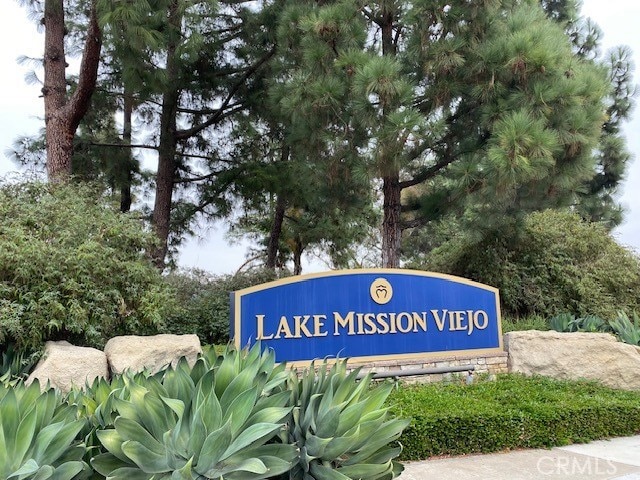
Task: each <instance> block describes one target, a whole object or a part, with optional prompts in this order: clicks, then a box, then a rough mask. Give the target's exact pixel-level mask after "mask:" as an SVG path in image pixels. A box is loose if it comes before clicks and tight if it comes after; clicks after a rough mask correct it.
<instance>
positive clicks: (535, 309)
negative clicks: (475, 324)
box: [416, 210, 640, 318]
mask: <svg viewBox="0 0 640 480" xmlns="http://www.w3.org/2000/svg"><path fill="white" fill-rule="evenodd" d="M511 228H512V229H511V230H508V231H505V230H501V231H499V232H493V233H490V234H489V233H488V234H486V235H484V236H483V239H482V240H480V241H476V240H474V239H473V238H472V237H471V236H460V237H456V238H453V239H451V240H450V241H448V242H446V243H445V244H443V245H442V246H440V247H439V248H437V249H435V250H434V251H433V252H432V253H431V254H430V255H428V256H426V257H425V258H424V259H423V261H422V262H421V263H420V265H416V266H417V267H419V268H424V269H425V270H433V271H437V272H443V273H450V274H453V275H459V276H462V277H467V278H470V279H473V280H476V281H479V282H482V283H486V284H489V285H492V286H494V287H497V288H499V289H500V297H501V300H502V305H503V313H505V315H510V316H513V317H518V316H526V315H531V314H537V315H541V316H545V317H550V316H553V315H556V314H558V313H561V312H571V313H573V314H575V315H577V316H582V317H584V316H586V315H597V316H600V317H604V318H612V317H614V316H615V315H616V312H617V311H618V310H626V311H633V310H637V309H638V308H639V307H640V260H639V258H638V256H637V255H635V254H634V253H633V252H631V251H629V250H627V249H625V248H623V247H621V246H620V245H618V244H617V243H616V242H615V241H614V240H613V238H612V237H611V236H610V235H609V234H608V232H607V231H606V230H605V229H604V228H603V227H602V226H600V225H597V224H593V223H587V222H584V221H582V220H581V219H580V217H578V216H577V215H575V214H572V213H570V212H562V211H554V210H547V211H544V212H539V213H533V214H531V215H529V216H528V217H527V218H526V219H525V221H524V223H523V224H521V225H518V226H512V227H511Z"/></svg>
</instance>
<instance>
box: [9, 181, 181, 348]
mask: <svg viewBox="0 0 640 480" xmlns="http://www.w3.org/2000/svg"><path fill="white" fill-rule="evenodd" d="M153 238H154V237H153V235H151V234H150V233H148V232H145V231H144V229H143V225H142V222H141V220H140V219H138V218H136V217H135V215H134V214H126V215H125V214H122V213H120V212H119V211H118V210H117V208H114V207H113V206H112V205H111V203H110V202H109V200H108V199H107V198H106V197H105V196H104V195H102V194H101V193H100V192H98V191H94V190H92V189H91V188H90V187H87V186H78V185H47V184H42V183H22V184H16V185H1V186H0V345H3V344H7V343H9V342H14V343H15V344H16V346H17V348H19V349H21V350H22V349H25V348H27V349H28V348H33V349H37V348H39V347H40V346H41V344H42V343H43V342H44V341H46V340H61V339H65V340H70V341H72V342H73V343H76V344H81V345H95V346H99V345H101V344H103V343H104V342H105V341H106V340H107V339H108V338H110V337H112V336H114V335H119V334H125V333H138V334H150V333H155V332H157V331H159V330H160V329H162V326H163V319H164V317H165V316H166V315H167V314H168V312H169V311H170V309H171V308H172V305H173V299H172V296H171V294H170V290H169V289H168V288H167V286H166V285H165V284H164V282H163V281H162V278H161V276H160V274H159V272H158V271H157V270H156V269H155V268H154V267H153V266H152V264H151V263H150V261H149V260H148V259H147V258H146V256H145V252H146V251H147V249H148V248H149V247H150V246H151V245H152V242H153Z"/></svg>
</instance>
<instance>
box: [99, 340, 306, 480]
mask: <svg viewBox="0 0 640 480" xmlns="http://www.w3.org/2000/svg"><path fill="white" fill-rule="evenodd" d="M227 354H228V355H223V356H222V357H220V358H216V359H215V361H214V362H213V363H214V366H213V367H211V366H210V363H211V361H212V359H206V358H201V359H200V360H198V362H196V365H195V366H194V367H193V369H190V368H188V367H187V366H186V364H184V363H182V362H180V363H179V364H178V365H177V366H176V368H175V369H174V368H169V369H167V370H166V371H164V372H161V373H160V374H158V375H156V376H152V377H148V378H146V380H145V381H144V382H140V381H138V382H136V381H132V380H134V379H132V378H129V379H127V378H125V386H124V387H123V389H122V391H121V392H120V393H119V394H115V392H114V394H111V396H110V398H113V408H114V409H115V411H117V413H118V416H117V417H116V419H115V421H114V428H113V429H106V430H98V431H97V436H98V439H99V440H100V442H101V444H102V446H103V447H104V448H105V449H106V450H107V453H103V454H100V455H98V456H96V457H95V458H94V459H93V460H92V465H93V467H94V468H95V470H96V471H97V472H98V473H100V474H102V475H104V476H106V477H109V478H110V479H114V480H118V479H122V480H125V479H131V478H135V479H152V478H153V479H154V480H155V479H163V478H166V479H169V478H180V479H222V478H224V479H227V480H234V479H238V480H239V479H255V480H259V479H262V478H268V477H273V476H277V475H280V474H282V473H284V472H287V471H288V470H290V469H291V468H292V466H293V465H294V464H295V462H296V461H297V458H298V452H297V450H296V448H295V447H294V446H293V445H287V444H282V443H278V442H275V440H276V439H277V438H278V437H277V434H278V433H279V432H280V430H281V429H282V428H283V426H284V422H283V420H284V419H285V418H286V417H287V416H288V415H289V413H290V412H291V408H290V407H287V406H286V403H287V400H288V398H289V394H288V393H287V392H279V393H276V394H273V395H266V394H265V392H271V391H272V390H273V389H274V388H276V387H279V386H280V384H282V383H283V382H284V381H285V379H286V374H285V375H283V373H284V372H280V367H277V368H275V369H274V368H273V365H274V364H275V358H274V355H273V353H272V352H265V353H264V354H261V352H260V349H259V347H257V348H254V349H252V350H251V351H249V352H238V351H236V350H229V351H228V352H227ZM269 366H271V367H269ZM274 371H275V372H276V373H274ZM194 380H195V381H194ZM142 383H144V385H143V384H142Z"/></svg>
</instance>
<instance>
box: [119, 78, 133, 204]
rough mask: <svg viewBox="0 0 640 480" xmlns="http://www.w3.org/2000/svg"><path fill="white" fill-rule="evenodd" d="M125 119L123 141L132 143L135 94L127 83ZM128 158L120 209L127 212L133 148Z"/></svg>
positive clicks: (129, 198)
mask: <svg viewBox="0 0 640 480" xmlns="http://www.w3.org/2000/svg"><path fill="white" fill-rule="evenodd" d="M123 96H124V108H123V110H124V119H123V122H122V141H123V143H124V144H125V145H131V133H132V122H131V120H132V117H133V94H132V93H131V90H130V88H128V87H127V86H126V85H125V87H124V95H123ZM127 155H128V158H127V162H125V166H124V168H126V170H127V171H126V172H124V178H123V180H122V185H121V186H120V211H121V212H122V213H126V212H128V211H129V210H131V203H132V198H131V183H132V181H133V171H132V153H131V149H128V154H127Z"/></svg>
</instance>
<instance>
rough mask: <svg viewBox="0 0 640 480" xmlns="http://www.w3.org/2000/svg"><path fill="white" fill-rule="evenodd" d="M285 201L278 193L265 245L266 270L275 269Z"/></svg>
mask: <svg viewBox="0 0 640 480" xmlns="http://www.w3.org/2000/svg"><path fill="white" fill-rule="evenodd" d="M286 206H287V204H286V201H285V199H284V195H283V194H282V193H280V194H279V195H278V199H277V200H276V211H275V212H274V214H273V225H272V226H271V233H270V235H269V244H268V245H267V268H269V269H271V270H275V269H276V261H277V259H278V245H279V244H280V235H281V233H282V224H283V223H284V213H285V209H286Z"/></svg>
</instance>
